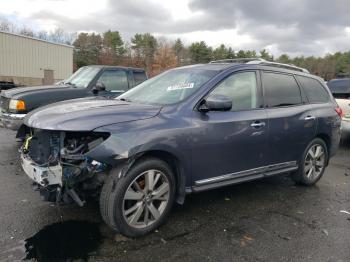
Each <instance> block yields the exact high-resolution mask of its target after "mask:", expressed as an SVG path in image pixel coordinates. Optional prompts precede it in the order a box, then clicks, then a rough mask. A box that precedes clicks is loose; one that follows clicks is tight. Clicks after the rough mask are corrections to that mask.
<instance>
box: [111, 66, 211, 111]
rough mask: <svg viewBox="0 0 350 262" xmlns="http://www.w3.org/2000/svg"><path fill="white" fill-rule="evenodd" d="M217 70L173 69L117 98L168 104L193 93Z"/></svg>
mask: <svg viewBox="0 0 350 262" xmlns="http://www.w3.org/2000/svg"><path fill="white" fill-rule="evenodd" d="M215 74H217V71H214V70H203V69H196V68H182V69H173V70H170V71H167V72H165V73H163V74H160V75H158V76H156V77H154V78H151V79H149V80H147V81H145V82H143V83H141V84H140V85H138V86H136V87H134V88H133V89H131V90H129V91H128V92H126V93H124V94H122V95H121V96H119V97H118V98H117V99H122V100H127V101H132V102H140V103H145V104H161V105H169V104H174V103H177V102H180V101H182V100H184V99H185V98H186V97H188V96H190V95H191V94H193V93H194V92H195V91H196V90H198V89H199V88H200V87H201V86H202V85H203V84H204V83H205V82H207V81H208V80H209V79H211V78H212V77H213V76H214V75H215Z"/></svg>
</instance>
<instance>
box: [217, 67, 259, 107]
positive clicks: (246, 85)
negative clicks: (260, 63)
mask: <svg viewBox="0 0 350 262" xmlns="http://www.w3.org/2000/svg"><path fill="white" fill-rule="evenodd" d="M212 94H220V95H225V96H228V97H230V98H231V99H232V109H231V111H240V110H249V109H254V108H257V107H258V103H257V83H256V74H255V72H244V73H237V74H233V75H231V76H229V77H228V78H226V79H225V80H224V81H222V82H221V83H220V84H219V85H218V86H217V87H216V88H215V89H214V90H213V92H212Z"/></svg>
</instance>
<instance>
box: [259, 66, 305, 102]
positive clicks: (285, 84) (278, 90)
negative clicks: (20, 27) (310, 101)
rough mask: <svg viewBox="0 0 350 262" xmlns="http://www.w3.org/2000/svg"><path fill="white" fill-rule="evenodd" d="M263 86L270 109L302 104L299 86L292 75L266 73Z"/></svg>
mask: <svg viewBox="0 0 350 262" xmlns="http://www.w3.org/2000/svg"><path fill="white" fill-rule="evenodd" d="M263 86H264V91H265V100H266V104H267V105H268V106H269V107H279V106H291V105H298V104H301V101H302V100H301V95H300V89H299V86H298V84H297V82H296V81H295V79H294V77H293V76H291V75H284V74H276V73H266V72H264V73H263Z"/></svg>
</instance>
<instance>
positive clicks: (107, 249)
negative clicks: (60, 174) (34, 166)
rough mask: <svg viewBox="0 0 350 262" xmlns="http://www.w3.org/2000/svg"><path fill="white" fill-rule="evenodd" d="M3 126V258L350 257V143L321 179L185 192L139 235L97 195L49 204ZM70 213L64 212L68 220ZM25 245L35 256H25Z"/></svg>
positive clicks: (0, 246)
mask: <svg viewBox="0 0 350 262" xmlns="http://www.w3.org/2000/svg"><path fill="white" fill-rule="evenodd" d="M14 135H15V133H14V132H11V131H7V130H4V129H0V261H1V262H2V261H16V260H21V259H22V258H24V257H25V256H27V258H28V259H31V258H33V259H34V258H36V259H38V260H40V261H55V260H61V261H66V260H68V261H178V260H181V261H337V262H340V261H344V262H345V261H350V215H349V214H347V213H345V212H340V211H349V212H350V141H343V143H342V146H341V149H340V150H339V152H338V154H337V156H336V157H334V158H333V159H332V160H331V164H330V166H329V167H328V169H327V170H326V173H325V175H324V177H323V178H322V179H321V181H320V182H319V183H318V184H317V185H316V186H314V187H310V188H308V187H302V186H295V185H294V183H293V182H292V181H291V180H290V179H289V178H288V177H273V178H269V179H266V180H261V181H257V182H252V183H247V184H242V185H236V186H231V187H227V188H223V189H219V190H213V191H209V192H204V193H200V194H195V195H190V196H188V197H187V199H186V202H185V205H184V206H175V207H174V209H173V212H172V213H171V217H170V219H169V221H168V223H167V224H166V225H164V226H162V227H161V228H160V229H159V231H157V232H154V233H152V234H151V235H149V236H146V237H143V238H139V239H127V238H124V237H122V236H120V235H116V234H114V233H113V232H112V231H111V230H110V229H109V228H107V227H106V226H105V225H104V224H103V223H102V221H101V217H100V215H99V209H98V205H97V203H89V204H88V205H87V206H85V207H84V208H78V207H75V206H65V207H61V210H60V211H59V210H58V209H57V208H56V207H55V206H52V205H50V204H49V203H47V202H42V201H41V199H40V196H39V194H38V193H37V192H34V191H33V190H32V187H31V181H30V180H29V179H28V178H27V177H26V176H25V175H24V173H23V172H22V171H21V169H20V166H19V163H18V153H17V143H16V141H15V139H14ZM61 215H62V220H61ZM26 253H27V254H26Z"/></svg>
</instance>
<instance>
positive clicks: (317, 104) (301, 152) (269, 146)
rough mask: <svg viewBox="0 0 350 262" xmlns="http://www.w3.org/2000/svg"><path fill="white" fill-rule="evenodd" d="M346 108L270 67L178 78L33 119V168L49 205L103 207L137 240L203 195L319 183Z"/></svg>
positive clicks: (298, 74) (28, 164) (231, 66)
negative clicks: (247, 186) (285, 177)
mask: <svg viewBox="0 0 350 262" xmlns="http://www.w3.org/2000/svg"><path fill="white" fill-rule="evenodd" d="M341 114H342V112H341V110H340V109H339V107H338V105H337V104H336V102H335V101H334V99H333V97H332V95H331V94H330V92H329V90H328V88H327V86H326V85H325V84H324V82H323V81H322V79H320V78H319V77H316V76H313V75H311V74H309V73H308V72H307V71H306V70H305V69H302V68H299V67H295V66H292V65H286V64H279V63H272V62H267V61H265V60H261V59H243V60H224V61H214V62H212V63H209V64H201V65H193V66H186V67H180V68H176V69H172V70H169V71H167V72H165V73H163V74H161V75H159V76H157V77H154V78H152V79H149V80H147V81H145V82H144V83H142V84H140V85H138V86H137V87H135V88H134V89H131V90H130V91H128V92H126V93H124V94H123V95H121V96H120V97H118V98H117V99H108V98H102V97H94V98H87V99H79V100H76V101H67V102H61V103H57V104H53V105H49V106H46V107H43V108H40V109H38V110H35V111H33V112H31V113H29V114H28V115H27V117H26V118H25V121H24V125H23V126H22V127H21V128H20V130H19V132H18V136H19V137H22V138H24V139H25V140H24V141H25V142H24V144H23V146H22V149H21V151H22V153H21V159H22V167H23V169H24V171H25V172H26V173H27V175H28V176H29V177H30V178H31V179H33V180H34V181H35V183H36V184H37V185H38V188H39V189H40V192H41V194H42V195H43V196H44V198H45V199H47V200H50V201H56V202H62V201H64V202H70V201H71V202H75V203H77V204H78V205H80V206H82V205H84V203H85V201H86V200H87V199H88V197H89V196H96V197H98V198H99V201H100V208H101V213H102V217H103V218H104V220H105V221H106V223H107V224H108V225H109V226H111V227H112V228H114V229H115V230H118V231H119V232H121V233H122V234H124V235H127V236H140V235H144V234H147V233H148V232H150V231H152V230H154V229H156V228H157V227H158V226H160V225H161V224H162V223H163V222H164V221H165V219H166V217H167V216H168V214H169V212H170V209H171V206H172V204H173V202H174V201H176V202H178V203H183V202H184V199H185V195H186V194H188V193H192V192H200V191H203V190H208V189H213V188H217V187H222V186H228V185H232V184H237V183H242V182H246V181H251V180H254V179H260V178H264V177H269V176H273V175H278V174H282V173H290V174H291V177H292V179H293V180H295V181H296V182H297V183H299V184H304V185H313V184H315V183H316V182H317V181H318V180H319V179H320V178H321V176H322V175H323V173H324V171H325V168H326V166H327V165H328V161H329V158H330V157H331V156H333V155H334V154H335V152H336V150H337V148H338V144H339V140H340V124H341Z"/></svg>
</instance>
